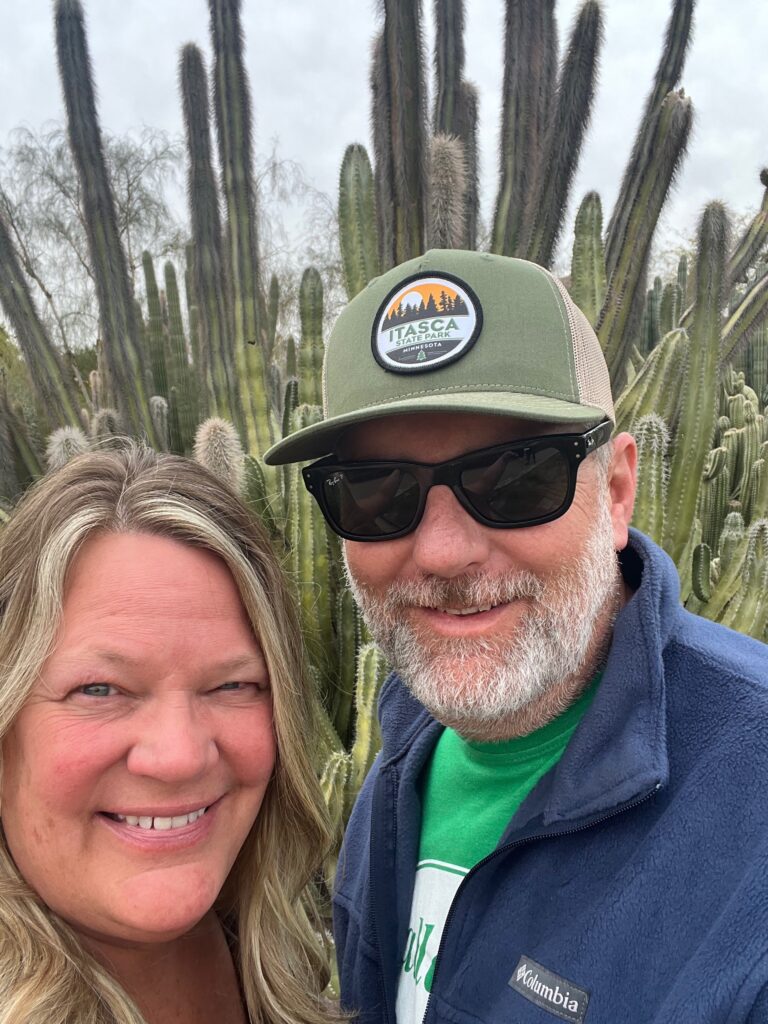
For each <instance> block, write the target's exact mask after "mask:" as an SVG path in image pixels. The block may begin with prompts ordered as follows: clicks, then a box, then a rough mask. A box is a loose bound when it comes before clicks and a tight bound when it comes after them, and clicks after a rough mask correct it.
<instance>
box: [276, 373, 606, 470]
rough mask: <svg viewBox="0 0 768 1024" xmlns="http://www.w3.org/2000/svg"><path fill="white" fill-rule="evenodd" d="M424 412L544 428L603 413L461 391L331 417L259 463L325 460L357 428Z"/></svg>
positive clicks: (535, 398)
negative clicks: (511, 420)
mask: <svg viewBox="0 0 768 1024" xmlns="http://www.w3.org/2000/svg"><path fill="white" fill-rule="evenodd" d="M425 412H443V413H445V412H476V413H482V414H483V415H487V416H518V417H520V418H521V419H526V420H534V421H538V422H545V423H546V422H550V423H583V424H584V425H585V426H587V425H589V424H591V423H599V422H600V421H601V420H604V419H605V418H606V415H605V412H604V411H603V410H602V409H598V408H597V407H596V406H588V405H575V404H574V403H572V402H565V401H562V400H561V399H558V398H548V397H544V396H542V395H526V394H511V393H510V392H508V391H505V392H487V391H462V392H458V393H455V394H440V395H434V394H432V395H425V396H424V397H423V398H412V397H411V398H408V399H407V400H404V401H401V402H390V403H387V404H383V405H378V406H375V407H373V408H368V409H358V410H356V411H355V412H350V413H345V414H344V415H342V416H335V417H333V418H332V419H329V420H323V421H322V422H321V423H314V424H312V426H310V427H305V428H304V429H303V430H297V431H296V433H295V434H291V435H290V436H289V437H286V438H284V439H283V440H282V441H278V442H277V444H274V445H272V447H271V448H270V449H269V450H268V451H267V452H266V453H265V455H264V461H265V462H266V463H267V464H268V465H270V466H281V465H284V464H285V463H287V462H305V461H306V460H307V459H319V458H322V456H324V455H329V454H330V453H331V452H332V451H334V449H335V448H336V444H337V442H338V440H339V438H340V437H341V435H342V434H343V433H344V431H345V430H347V429H348V428H349V427H351V426H354V425H355V424H358V423H368V422H370V421H372V420H379V419H384V418H385V417H388V416H398V415H405V414H408V413H425Z"/></svg>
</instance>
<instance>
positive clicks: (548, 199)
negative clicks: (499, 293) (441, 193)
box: [526, 0, 603, 267]
mask: <svg viewBox="0 0 768 1024" xmlns="http://www.w3.org/2000/svg"><path fill="white" fill-rule="evenodd" d="M602 42H603V15H602V8H601V6H600V4H599V3H598V0H586V2H585V3H584V4H583V5H582V7H581V9H580V11H579V13H578V15H577V17H576V22H575V24H574V27H573V32H572V34H571V38H570V41H569V43H568V49H567V52H566V55H565V59H564V61H563V66H562V69H561V71H560V75H559V78H558V82H557V92H556V95H555V100H554V103H553V105H552V111H551V113H550V116H549V122H548V124H547V128H546V134H545V140H544V147H543V154H542V172H541V186H540V189H539V190H538V194H537V196H536V199H535V202H534V203H533V204H532V205H531V206H530V209H529V211H528V225H527V231H526V234H527V242H526V256H527V258H528V259H529V260H532V261H533V262H534V263H539V264H541V265H542V266H545V267H548V266H550V265H551V263H552V259H553V256H554V252H555V248H556V246H557V242H558V238H559V236H560V231H561V229H562V225H563V215H564V213H565V208H566V206H567V203H568V196H569V193H570V189H571V184H572V182H573V176H574V174H575V173H576V167H577V166H578V162H579V155H580V154H581V146H582V143H583V141H584V134H585V132H586V129H587V125H588V124H589V117H590V114H591V112H592V100H593V98H594V91H595V82H596V78H597V65H598V58H599V53H600V49H601V46H602Z"/></svg>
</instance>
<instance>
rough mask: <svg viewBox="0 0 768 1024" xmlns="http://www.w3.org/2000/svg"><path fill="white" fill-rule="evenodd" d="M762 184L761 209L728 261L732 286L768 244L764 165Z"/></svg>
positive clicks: (767, 186)
mask: <svg viewBox="0 0 768 1024" xmlns="http://www.w3.org/2000/svg"><path fill="white" fill-rule="evenodd" d="M760 184H761V185H762V186H763V189H764V191H763V201H762V204H761V206H760V209H759V210H758V211H757V213H756V214H755V216H754V217H753V219H752V220H751V222H750V223H749V225H748V226H747V229H746V230H745V232H744V234H743V235H742V236H741V238H740V239H739V241H738V242H737V244H736V247H735V249H734V250H733V253H732V254H731V258H730V260H729V261H728V277H729V280H730V284H731V287H733V286H734V285H735V284H738V283H739V282H740V281H743V280H744V279H745V278H746V276H747V272H748V270H749V268H750V267H752V266H753V265H754V263H755V260H756V258H757V257H758V256H759V255H760V253H762V252H763V251H764V250H765V247H766V244H768V168H765V167H764V168H763V169H762V170H761V171H760Z"/></svg>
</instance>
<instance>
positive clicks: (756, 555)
mask: <svg viewBox="0 0 768 1024" xmlns="http://www.w3.org/2000/svg"><path fill="white" fill-rule="evenodd" d="M746 543H747V550H746V554H745V556H744V567H743V570H742V577H741V587H740V588H739V591H738V592H737V593H736V594H735V595H734V597H733V599H732V600H731V602H730V603H729V605H728V607H727V608H726V610H725V613H724V615H723V617H722V619H721V621H722V623H723V625H724V626H730V627H731V628H732V629H738V630H739V631H740V632H741V633H746V634H747V635H748V636H753V637H754V638H755V639H756V640H765V639H766V635H765V630H766V625H767V624H768V601H766V600H765V595H766V592H768V520H766V519H758V520H757V522H755V523H753V524H752V526H750V528H749V530H748V532H747V540H746Z"/></svg>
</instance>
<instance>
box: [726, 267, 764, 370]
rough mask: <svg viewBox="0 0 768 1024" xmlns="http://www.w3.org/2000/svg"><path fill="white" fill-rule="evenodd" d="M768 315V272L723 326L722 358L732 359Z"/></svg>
mask: <svg viewBox="0 0 768 1024" xmlns="http://www.w3.org/2000/svg"><path fill="white" fill-rule="evenodd" d="M767 316H768V274H764V275H763V276H762V277H761V278H759V279H758V280H757V281H755V283H754V284H753V285H752V287H751V288H750V289H749V291H748V292H747V293H746V295H745V296H744V298H743V299H742V300H741V302H740V303H739V304H738V306H737V307H736V309H735V310H734V311H733V312H732V313H731V315H730V316H729V317H728V320H727V321H726V323H725V326H724V327H723V338H722V358H723V359H730V358H731V357H732V356H733V355H734V354H735V353H736V351H737V349H738V348H739V346H740V345H741V344H742V342H743V341H744V339H745V338H746V337H748V336H749V335H750V334H752V333H753V332H755V331H756V330H757V329H758V328H760V327H761V326H762V324H763V321H764V320H765V318H766V317H767Z"/></svg>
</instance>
